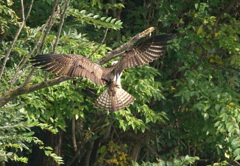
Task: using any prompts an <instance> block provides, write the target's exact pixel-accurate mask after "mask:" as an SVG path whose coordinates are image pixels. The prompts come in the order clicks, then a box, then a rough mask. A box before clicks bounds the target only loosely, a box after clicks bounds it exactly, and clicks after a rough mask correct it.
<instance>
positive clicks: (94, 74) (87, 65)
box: [32, 54, 105, 85]
mask: <svg viewBox="0 0 240 166" xmlns="http://www.w3.org/2000/svg"><path fill="white" fill-rule="evenodd" d="M32 63H34V65H33V66H41V69H44V70H46V71H48V72H50V73H54V74H57V75H63V76H70V77H83V78H87V79H89V80H90V81H92V82H94V83H96V84H98V85H104V84H105V81H104V80H102V79H101V78H102V74H103V70H104V68H103V67H102V66H101V65H99V64H97V63H94V62H92V61H91V60H89V59H87V58H86V57H84V56H82V55H73V54H44V55H37V56H35V57H34V58H32Z"/></svg>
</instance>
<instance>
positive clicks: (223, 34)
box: [0, 0, 240, 165]
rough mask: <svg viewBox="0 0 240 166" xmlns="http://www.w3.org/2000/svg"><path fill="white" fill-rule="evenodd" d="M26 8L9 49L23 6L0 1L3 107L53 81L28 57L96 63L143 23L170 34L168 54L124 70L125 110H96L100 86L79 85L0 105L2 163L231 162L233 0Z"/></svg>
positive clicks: (235, 66) (236, 31) (47, 3)
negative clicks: (130, 99) (71, 57)
mask: <svg viewBox="0 0 240 166" xmlns="http://www.w3.org/2000/svg"><path fill="white" fill-rule="evenodd" d="M31 3H32V1H30V0H26V1H24V8H25V16H27V13H28V11H29V12H30V15H29V17H27V20H26V24H25V25H24V27H23V29H22V30H21V32H20V35H19V36H18V37H17V38H16V41H15V43H14V45H13V47H12V49H11V44H12V43H13V40H14V38H15V37H16V36H17V35H16V34H17V32H18V30H19V29H20V26H21V25H22V21H23V19H22V18H23V16H22V12H21V10H22V8H21V2H20V1H19V0H18V1H12V0H8V1H4V2H0V13H1V14H0V20H1V21H0V29H1V31H0V32H1V33H0V41H1V42H0V43H1V44H0V45H1V47H0V70H2V66H3V64H4V60H5V58H6V55H7V54H6V52H7V51H9V50H10V54H9V58H7V63H6V66H5V70H4V73H3V75H2V76H1V79H0V95H1V98H0V103H1V102H2V101H3V100H4V97H5V96H4V94H7V93H6V92H12V93H14V90H15V89H16V88H18V87H19V86H25V87H26V89H28V88H29V87H30V86H32V85H37V84H38V83H43V84H44V82H48V80H52V79H56V78H57V77H56V76H55V75H52V74H49V75H48V74H46V73H45V72H44V71H42V70H38V69H32V68H31V64H30V63H29V58H30V57H31V56H34V55H35V54H42V53H52V52H55V53H71V54H81V55H84V56H86V57H88V58H90V59H92V60H93V61H98V60H99V59H100V58H102V57H103V56H105V55H106V54H107V53H108V52H109V51H111V50H112V49H111V48H114V47H117V46H120V45H121V44H123V43H124V42H126V41H128V40H129V39H130V37H131V36H133V35H135V34H137V33H138V32H141V31H143V30H145V29H146V28H148V27H150V26H154V27H155V28H156V32H155V33H156V34H159V33H176V34H177V37H176V39H175V40H174V41H173V44H172V45H170V46H168V51H167V52H166V56H163V57H161V58H160V59H159V60H158V61H155V62H153V63H151V64H150V65H144V66H141V67H136V68H130V69H127V70H126V71H124V73H123V77H122V86H123V87H124V89H126V90H127V91H128V92H129V93H130V94H132V95H133V96H134V97H135V98H136V101H135V102H134V104H132V105H130V106H129V107H128V108H126V110H121V111H118V112H114V113H109V112H106V111H104V110H99V109H97V108H96V107H95V106H94V104H93V102H94V100H95V99H96V97H97V95H98V94H100V93H101V92H102V91H103V90H104V88H103V87H99V86H97V85H94V84H93V83H91V82H90V81H88V80H86V79H72V80H68V81H65V82H61V83H60V84H57V85H54V86H49V87H47V88H44V89H41V90H38V91H34V92H31V93H28V94H23V95H21V96H18V97H17V98H14V99H12V100H11V101H10V102H8V104H5V105H4V106H3V107H1V108H0V109H1V111H0V137H1V139H0V161H5V162H6V163H7V162H9V163H10V162H11V161H18V162H24V163H26V162H28V158H31V157H34V156H31V155H35V154H34V153H33V152H34V151H33V150H32V147H33V145H35V146H37V147H38V150H39V151H41V150H44V154H45V155H46V156H49V157H50V158H53V160H54V161H53V162H50V161H49V160H48V158H46V157H44V156H39V158H42V160H45V161H46V163H47V164H49V165H56V163H58V164H61V163H63V162H64V163H65V164H66V165H83V164H84V165H97V164H98V163H100V164H105V165H113V164H115V165H128V164H130V163H134V165H189V164H191V165H227V164H229V165H233V164H234V163H237V160H240V155H239V154H240V152H239V149H240V140H239V137H240V129H239V124H240V117H239V112H240V106H239V101H240V97H239V89H240V85H239V78H240V77H239V69H240V59H239V57H240V49H239V48H240V42H239V40H240V37H239V36H240V28H239V27H240V22H239V18H240V15H239V7H240V4H239V2H237V1H222V0H216V1H207V2H203V1H199V0H194V1H184V3H183V1H164V0H158V1H155V0H149V1H143V0H125V1H122V0H119V1H100V0H91V1H87V0H83V1H81V3H79V2H78V1H70V4H69V6H66V4H67V3H65V1H60V2H59V3H57V1H54V0H42V1H34V2H33V4H31ZM31 5H32V8H31ZM55 5H56V7H55V8H54V6H55ZM65 8H67V11H66V13H64V9H65ZM120 19H121V20H120ZM62 20H64V23H63V22H62ZM62 23H63V25H62V27H61V24H62ZM106 29H109V31H106ZM120 30H121V31H120ZM106 32H108V33H107V35H106V40H105V42H103V43H102V41H103V38H104V36H105V33H106ZM92 53H93V54H92ZM106 65H108V64H106ZM17 95H18V94H16V96H17ZM36 128H37V129H38V130H39V131H40V135H43V133H44V131H46V130H47V131H49V132H51V133H56V135H52V136H51V137H50V138H49V137H47V138H46V139H48V138H49V140H52V139H53V137H54V136H56V137H59V140H64V141H62V142H57V141H55V143H56V142H57V143H58V144H59V145H60V146H57V145H55V144H54V142H52V143H50V144H48V143H47V141H46V140H44V139H43V140H41V139H42V138H40V137H39V136H38V137H39V138H38V137H37V136H35V135H36V134H37V132H36V130H35V129H36ZM41 132H42V133H41ZM58 134H59V135H58ZM56 140H57V139H56ZM31 152H32V153H31ZM41 152H42V151H41ZM60 156H64V157H63V158H61V157H60ZM202 159H204V160H202ZM132 160H134V162H133V161H132ZM12 164H14V163H12Z"/></svg>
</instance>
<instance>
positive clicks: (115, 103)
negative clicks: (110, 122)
mask: <svg viewBox="0 0 240 166" xmlns="http://www.w3.org/2000/svg"><path fill="white" fill-rule="evenodd" d="M115 90H116V92H115V94H114V95H111V94H112V93H111V92H109V89H108V88H107V89H106V90H105V91H104V92H103V93H102V94H101V95H100V96H99V97H98V98H97V100H96V101H95V105H96V106H97V107H99V108H102V109H105V110H109V111H112V112H114V111H118V110H120V109H124V108H125V107H126V106H128V105H130V104H131V103H132V102H133V101H134V100H135V98H134V97H133V96H132V95H130V94H129V93H127V92H126V91H125V90H123V89H122V88H116V89H115Z"/></svg>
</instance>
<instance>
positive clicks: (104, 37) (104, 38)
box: [88, 28, 108, 59]
mask: <svg viewBox="0 0 240 166" xmlns="http://www.w3.org/2000/svg"><path fill="white" fill-rule="evenodd" d="M107 33H108V28H107V29H106V31H105V33H104V36H103V39H102V42H101V43H100V44H99V45H98V47H97V48H96V49H95V50H94V51H93V52H92V53H91V55H90V56H89V57H88V58H89V59H91V57H92V56H93V54H94V53H95V52H96V51H97V50H98V49H99V48H100V47H101V46H102V45H103V43H104V42H105V40H106V37H107Z"/></svg>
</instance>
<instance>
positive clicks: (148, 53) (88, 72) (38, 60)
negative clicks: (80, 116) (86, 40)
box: [32, 35, 174, 111]
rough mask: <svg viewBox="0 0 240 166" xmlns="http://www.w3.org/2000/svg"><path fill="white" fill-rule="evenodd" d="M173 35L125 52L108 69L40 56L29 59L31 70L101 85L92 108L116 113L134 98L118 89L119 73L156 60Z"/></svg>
mask: <svg viewBox="0 0 240 166" xmlns="http://www.w3.org/2000/svg"><path fill="white" fill-rule="evenodd" d="M173 38H174V36H173V35H158V36H154V37H151V38H149V39H147V40H145V41H143V42H141V43H139V44H136V45H135V46H132V47H131V48H129V49H128V50H126V51H125V52H124V53H123V54H122V56H121V58H120V60H119V61H117V62H114V63H112V65H111V66H110V67H103V66H101V65H100V64H98V63H95V62H93V61H91V60H90V59H88V58H86V57H84V56H82V55H74V54H43V55H36V56H35V57H34V58H32V63H33V66H41V69H44V70H46V71H47V72H50V73H54V74H57V75H63V76H69V77H82V78H87V79H88V80H90V81H92V82H93V83H96V84H98V85H105V86H106V90H105V91H103V93H102V94H101V95H100V96H99V97H98V98H97V99H96V101H95V105H96V106H97V107H98V108H102V109H105V110H109V111H118V110H120V109H124V108H125V107H126V106H128V105H130V104H131V103H133V101H134V100H135V98H134V97H133V96H132V95H130V94H129V93H128V92H126V91H125V90H123V89H122V87H121V75H122V71H123V70H124V69H126V68H129V67H134V66H140V65H143V64H146V63H149V62H152V61H153V60H155V59H157V58H158V57H159V56H160V55H162V54H163V53H164V51H165V46H166V45H168V44H171V43H169V42H168V41H169V40H171V39H173Z"/></svg>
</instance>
